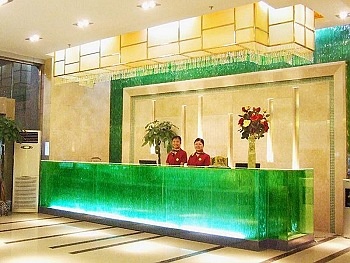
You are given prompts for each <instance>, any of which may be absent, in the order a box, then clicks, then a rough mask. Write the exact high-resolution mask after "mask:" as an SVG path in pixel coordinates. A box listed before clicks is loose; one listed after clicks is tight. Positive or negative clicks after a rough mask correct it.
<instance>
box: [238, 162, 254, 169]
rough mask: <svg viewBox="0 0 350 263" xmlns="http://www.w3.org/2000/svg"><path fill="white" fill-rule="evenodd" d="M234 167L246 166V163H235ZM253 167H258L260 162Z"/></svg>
mask: <svg viewBox="0 0 350 263" xmlns="http://www.w3.org/2000/svg"><path fill="white" fill-rule="evenodd" d="M235 167H236V168H248V163H236V164H235ZM255 168H260V163H256V164H255Z"/></svg>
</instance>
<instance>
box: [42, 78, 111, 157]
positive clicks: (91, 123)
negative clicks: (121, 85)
mask: <svg viewBox="0 0 350 263" xmlns="http://www.w3.org/2000/svg"><path fill="white" fill-rule="evenodd" d="M50 95H51V105H50V136H49V138H50V139H49V142H50V160H68V161H91V158H92V157H99V158H100V159H101V161H103V162H108V161H109V123H110V121H109V120H110V118H109V116H110V103H109V97H110V82H102V83H98V84H96V85H94V87H92V88H89V87H84V86H80V85H79V84H78V83H68V84H62V85H56V86H53V87H52V88H51V94H50Z"/></svg>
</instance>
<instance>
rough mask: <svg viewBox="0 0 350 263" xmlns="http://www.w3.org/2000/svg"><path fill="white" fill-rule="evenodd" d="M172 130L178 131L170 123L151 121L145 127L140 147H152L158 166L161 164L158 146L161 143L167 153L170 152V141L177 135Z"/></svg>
mask: <svg viewBox="0 0 350 263" xmlns="http://www.w3.org/2000/svg"><path fill="white" fill-rule="evenodd" d="M174 129H178V127H176V126H175V125H174V124H172V123H171V122H170V121H162V122H160V121H158V120H155V121H152V122H150V123H148V124H147V125H146V126H145V130H146V134H145V136H144V137H143V144H142V146H145V145H147V144H148V145H149V146H150V147H152V146H154V147H155V151H156V154H157V155H158V164H160V163H161V159H160V145H161V144H162V143H163V145H164V147H165V148H166V149H167V152H170V151H171V148H172V145H171V139H172V138H173V137H174V136H175V135H177V134H176V132H175V131H174Z"/></svg>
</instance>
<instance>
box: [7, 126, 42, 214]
mask: <svg viewBox="0 0 350 263" xmlns="http://www.w3.org/2000/svg"><path fill="white" fill-rule="evenodd" d="M21 135H22V137H23V141H22V142H21V143H18V142H15V145H14V164H13V197H12V211H13V212H37V211H38V201H39V167H40V158H41V132H40V131H33V130H27V131H24V132H21Z"/></svg>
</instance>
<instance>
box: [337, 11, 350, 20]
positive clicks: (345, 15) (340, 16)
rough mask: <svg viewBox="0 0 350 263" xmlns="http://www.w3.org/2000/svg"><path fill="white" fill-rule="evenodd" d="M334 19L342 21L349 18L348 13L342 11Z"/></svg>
mask: <svg viewBox="0 0 350 263" xmlns="http://www.w3.org/2000/svg"><path fill="white" fill-rule="evenodd" d="M336 17H338V18H340V19H343V20H344V19H345V18H348V17H350V13H348V12H345V11H343V12H340V13H339V15H336Z"/></svg>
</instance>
